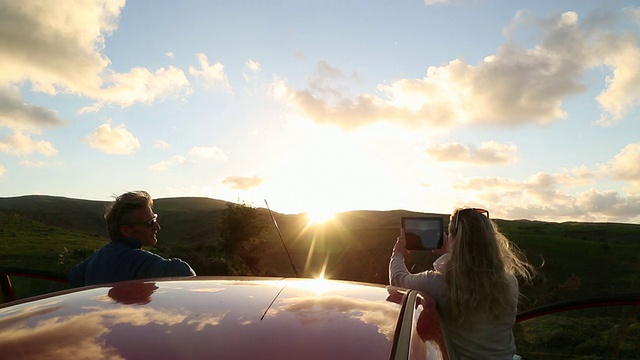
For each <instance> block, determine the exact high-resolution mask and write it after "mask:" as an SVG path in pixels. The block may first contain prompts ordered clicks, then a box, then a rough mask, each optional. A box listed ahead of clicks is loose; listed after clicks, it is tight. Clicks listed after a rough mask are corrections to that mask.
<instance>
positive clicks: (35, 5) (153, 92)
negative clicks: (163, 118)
mask: <svg viewBox="0 0 640 360" xmlns="http://www.w3.org/2000/svg"><path fill="white" fill-rule="evenodd" d="M124 5H125V1H124V0H70V1H64V2H51V1H47V0H31V1H3V2H2V11H1V12H0V48H1V49H3V51H2V52H0V68H1V69H2V71H1V72H0V86H7V85H11V84H22V83H23V82H25V81H28V82H30V83H31V85H32V87H33V89H34V90H35V91H39V92H44V93H47V94H50V95H55V94H58V93H73V94H78V95H80V96H84V97H88V98H91V99H94V100H95V104H94V105H92V106H89V107H86V108H85V109H83V111H95V110H97V109H99V108H100V107H101V106H103V105H105V104H111V103H112V104H117V105H120V106H129V105H131V104H133V103H140V102H142V103H150V102H153V101H156V100H158V99H164V98H166V97H168V96H185V95H188V94H190V87H189V82H188V81H187V79H186V76H185V74H184V72H183V71H182V70H179V69H176V68H173V67H169V68H166V69H165V68H159V69H157V70H155V71H153V72H152V71H150V70H148V69H144V68H134V69H132V70H130V71H129V72H125V73H117V72H114V71H112V70H109V69H108V66H109V65H110V63H111V61H110V60H109V58H107V57H106V56H105V55H104V54H103V50H104V46H105V36H107V35H110V34H111V33H112V32H113V31H114V30H116V28H117V20H118V18H119V16H120V11H121V10H122V8H123V7H124Z"/></svg>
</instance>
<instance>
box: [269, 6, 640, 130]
mask: <svg viewBox="0 0 640 360" xmlns="http://www.w3.org/2000/svg"><path fill="white" fill-rule="evenodd" d="M527 15H528V13H527V12H519V13H518V14H517V15H516V16H515V18H514V22H515V23H516V24H518V23H527V24H529V23H530V24H536V25H537V26H539V27H540V29H539V30H541V34H542V36H541V40H540V41H539V43H538V44H536V45H535V46H532V47H529V48H526V47H524V46H522V45H520V44H518V43H517V42H515V41H507V42H506V43H505V44H504V45H502V46H501V47H500V48H499V49H498V51H497V52H496V54H494V55H490V56H487V57H485V58H484V59H483V60H482V61H481V62H480V63H478V64H476V65H472V64H468V63H466V62H465V61H464V60H462V59H453V60H451V61H450V62H449V63H448V64H446V65H442V66H429V67H428V68H427V71H426V74H425V76H424V77H422V78H405V79H397V80H395V81H392V82H390V83H389V84H380V85H378V87H377V92H376V93H363V94H359V95H351V94H349V92H348V91H345V89H344V88H342V87H340V86H337V85H336V84H335V81H336V79H342V80H344V79H345V77H344V76H342V73H341V72H340V71H339V70H338V69H334V68H332V67H331V66H329V65H328V64H326V63H324V62H321V63H319V65H318V68H317V69H316V71H315V72H314V73H313V74H311V75H310V76H309V77H308V87H307V88H306V89H291V88H290V87H289V85H288V81H287V80H286V79H282V78H276V79H274V81H273V83H272V84H271V95H272V96H273V97H274V98H276V99H279V100H282V101H284V102H286V103H287V104H288V105H289V106H291V107H293V108H296V109H298V110H300V111H301V112H302V113H304V114H305V115H306V116H308V117H310V118H311V119H313V120H315V121H316V122H319V123H332V124H338V125H340V126H342V127H344V128H354V127H360V126H365V125H368V124H370V123H373V122H378V121H392V122H400V123H403V124H405V125H428V126H432V127H434V126H437V127H455V126H459V125H462V124H493V125H503V126H504V125H507V126H520V125H524V124H539V125H543V124H549V123H553V122H557V121H561V120H563V119H565V118H566V117H567V114H566V112H565V110H564V109H563V108H562V105H563V102H564V101H566V100H567V99H568V98H570V97H572V96H575V95H577V94H580V93H584V92H585V91H586V90H587V88H586V86H585V85H584V84H583V83H582V82H581V80H582V77H583V75H584V73H585V72H586V71H587V70H588V69H591V68H596V67H600V66H602V65H605V66H608V67H609V68H611V69H612V70H613V73H612V75H610V76H608V77H607V79H606V81H605V84H606V89H605V90H604V91H603V92H602V93H601V94H600V95H599V96H598V98H597V101H598V102H599V103H600V105H601V107H602V108H603V114H602V117H601V119H600V123H605V122H609V123H610V122H613V121H617V120H620V119H621V118H622V117H623V116H624V115H625V114H626V113H627V112H628V110H629V109H631V108H632V107H633V106H636V105H637V104H638V103H639V102H640V75H639V74H640V68H638V67H637V66H636V65H635V64H637V63H640V50H639V48H638V45H637V43H638V40H637V36H636V35H630V34H614V33H605V32H603V31H600V30H593V29H591V27H592V26H593V25H595V24H597V22H594V21H591V22H589V24H588V25H589V26H588V27H587V29H586V30H585V29H582V28H581V26H580V23H579V21H578V20H579V18H578V14H576V13H575V12H566V13H564V14H560V15H557V16H553V17H550V18H549V19H544V20H538V21H528V20H529V19H527ZM512 28H513V29H515V28H517V26H512Z"/></svg>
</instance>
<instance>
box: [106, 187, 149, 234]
mask: <svg viewBox="0 0 640 360" xmlns="http://www.w3.org/2000/svg"><path fill="white" fill-rule="evenodd" d="M146 207H150V208H153V199H151V196H150V195H149V193H148V192H146V191H142V190H140V191H131V192H128V193H124V194H122V195H120V196H116V198H115V201H113V202H111V203H109V204H108V205H107V208H106V210H105V213H104V219H105V220H106V222H107V231H108V232H109V237H112V238H113V237H119V236H122V234H121V233H120V225H127V224H130V223H131V222H132V221H133V211H134V210H136V209H141V208H146Z"/></svg>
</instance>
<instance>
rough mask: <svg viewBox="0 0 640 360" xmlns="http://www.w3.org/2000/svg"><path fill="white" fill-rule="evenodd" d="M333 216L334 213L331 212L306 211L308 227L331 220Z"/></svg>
mask: <svg viewBox="0 0 640 360" xmlns="http://www.w3.org/2000/svg"><path fill="white" fill-rule="evenodd" d="M335 216H336V212H335V211H331V210H313V211H307V219H308V223H309V225H312V224H322V223H325V222H327V221H329V220H331V219H333V218H334V217H335Z"/></svg>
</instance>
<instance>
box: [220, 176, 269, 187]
mask: <svg viewBox="0 0 640 360" xmlns="http://www.w3.org/2000/svg"><path fill="white" fill-rule="evenodd" d="M263 181H264V179H262V178H261V177H259V176H253V177H244V176H227V177H226V178H224V180H222V183H223V184H226V185H230V186H231V187H232V188H233V189H237V190H248V189H251V188H255V187H257V186H258V185H260V184H262V182H263Z"/></svg>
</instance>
